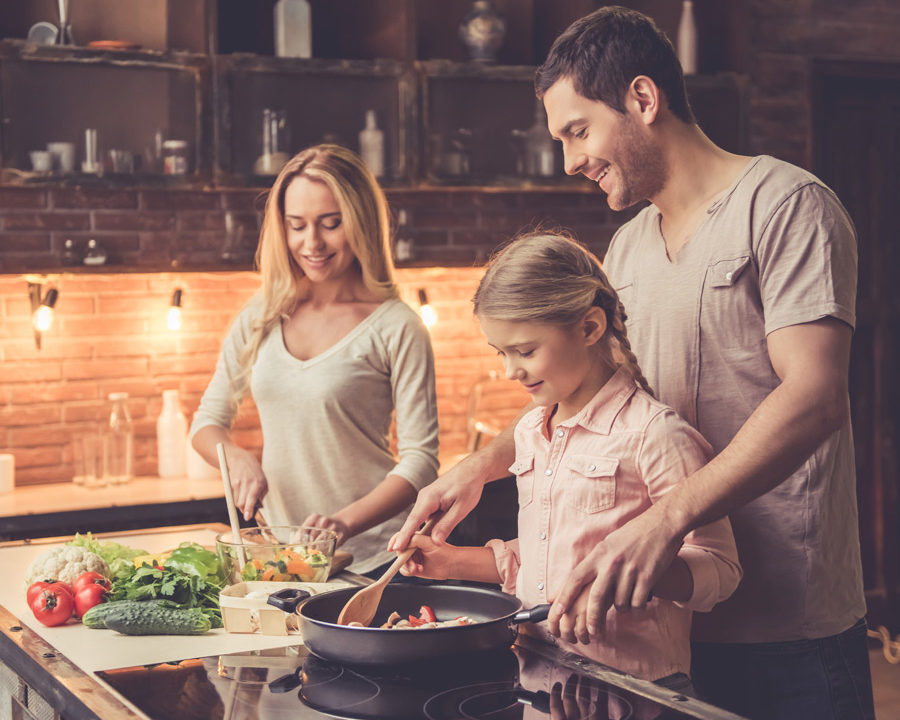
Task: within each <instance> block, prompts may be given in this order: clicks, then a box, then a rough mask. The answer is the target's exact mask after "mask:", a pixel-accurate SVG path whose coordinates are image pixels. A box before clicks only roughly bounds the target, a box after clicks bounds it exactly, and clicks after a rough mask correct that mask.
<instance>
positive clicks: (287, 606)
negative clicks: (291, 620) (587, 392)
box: [266, 588, 310, 613]
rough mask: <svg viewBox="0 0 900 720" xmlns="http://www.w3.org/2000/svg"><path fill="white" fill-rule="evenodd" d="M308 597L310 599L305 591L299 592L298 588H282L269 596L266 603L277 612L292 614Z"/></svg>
mask: <svg viewBox="0 0 900 720" xmlns="http://www.w3.org/2000/svg"><path fill="white" fill-rule="evenodd" d="M308 597H310V594H309V592H308V591H306V590H300V589H299V588H284V589H283V590H278V591H277V592H273V593H272V594H271V595H269V597H268V598H267V599H266V602H267V603H268V604H269V605H274V606H275V607H277V608H278V609H279V610H284V611H285V612H289V613H292V612H294V611H295V610H296V609H297V606H298V605H299V604H300V603H301V602H302V601H304V600H306V598H308Z"/></svg>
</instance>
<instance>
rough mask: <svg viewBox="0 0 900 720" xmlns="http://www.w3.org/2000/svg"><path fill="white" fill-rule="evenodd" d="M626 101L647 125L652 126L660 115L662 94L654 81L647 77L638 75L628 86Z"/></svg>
mask: <svg viewBox="0 0 900 720" xmlns="http://www.w3.org/2000/svg"><path fill="white" fill-rule="evenodd" d="M625 101H626V105H628V106H629V107H630V108H633V109H634V111H635V112H636V113H637V115H639V116H640V118H641V119H642V120H643V121H644V123H645V124H647V125H651V124H652V123H653V122H654V121H655V120H656V117H657V115H658V114H659V110H660V107H659V106H660V103H661V102H662V94H661V93H660V91H659V87H658V86H657V84H656V83H655V82H653V80H651V79H650V78H649V77H647V76H646V75H638V76H637V77H636V78H635V79H634V80H632V81H631V85H629V86H628V92H627V94H626V98H625Z"/></svg>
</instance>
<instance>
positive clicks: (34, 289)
mask: <svg viewBox="0 0 900 720" xmlns="http://www.w3.org/2000/svg"><path fill="white" fill-rule="evenodd" d="M42 287H43V286H42V284H41V283H39V282H29V283H28V299H29V300H30V302H31V326H32V328H34V345H35V347H36V348H37V349H38V350H40V349H41V336H42V335H43V333H45V332H47V331H48V330H49V329H50V327H51V325H53V308H54V307H55V306H56V301H57V300H58V299H59V290H57V289H56V288H55V287H51V288H48V290H47V292H46V293H45V294H44V296H43V299H42V298H41V288H42Z"/></svg>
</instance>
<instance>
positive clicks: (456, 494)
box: [388, 461, 484, 551]
mask: <svg viewBox="0 0 900 720" xmlns="http://www.w3.org/2000/svg"><path fill="white" fill-rule="evenodd" d="M483 487H484V485H483V484H482V483H481V482H479V481H478V480H476V479H473V478H472V476H471V475H470V474H469V473H468V472H467V471H466V463H465V461H463V462H462V463H460V464H459V465H454V466H453V467H452V468H450V470H449V471H447V472H446V473H444V474H443V475H441V476H440V477H439V478H438V479H437V480H435V481H434V482H433V483H431V485H428V486H426V487H424V488H422V489H421V490H419V494H418V495H417V496H416V504H415V505H413V509H412V510H410V512H409V516H408V517H407V518H406V522H405V523H403V527H402V528H400V530H399V531H398V532H397V533H396V534H395V535H394V537H392V538H391V541H390V542H389V543H388V550H391V551H400V550H404V549H406V546H407V545H409V541H410V538H411V537H412V536H413V533H414V532H416V530H418V529H419V527H420V526H421V525H422V523H424V522H425V521H426V520H427V519H428V518H429V517H431V516H432V515H434V514H435V513H443V515H442V517H441V518H440V520H438V521H437V522H436V523H435V525H434V527H433V528H432V529H431V537H432V538H433V539H434V541H435V542H436V543H438V544H441V543H445V542H446V541H447V537H448V536H449V535H450V532H451V531H452V530H453V528H455V527H456V526H457V525H458V524H459V522H460V520H462V519H463V518H464V517H465V516H466V515H468V514H469V513H470V512H472V509H473V508H474V507H475V506H476V505H477V504H478V501H479V500H480V499H481V491H482V489H483Z"/></svg>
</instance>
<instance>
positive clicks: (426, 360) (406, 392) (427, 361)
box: [386, 304, 438, 490]
mask: <svg viewBox="0 0 900 720" xmlns="http://www.w3.org/2000/svg"><path fill="white" fill-rule="evenodd" d="M398 308H399V310H398V312H397V313H396V314H394V313H392V314H391V318H392V319H391V321H390V322H391V324H390V327H389V329H388V330H387V331H386V335H387V347H388V351H389V355H390V368H391V371H390V372H391V388H392V392H393V399H394V410H395V412H396V418H397V453H398V454H399V456H400V458H399V462H398V463H397V464H396V465H395V466H394V468H393V470H391V473H390V474H392V475H399V476H400V477H403V478H405V479H406V480H407V481H408V482H409V484H410V485H412V486H413V487H414V488H415V489H416V490H421V489H422V488H423V487H425V486H426V485H428V484H429V483H430V482H432V481H433V480H434V479H435V478H436V477H437V469H438V413H437V394H436V391H435V382H434V353H433V351H432V348H431V336H430V335H429V334H428V330H426V329H425V326H424V325H423V324H422V321H421V320H420V319H419V316H418V315H416V314H415V312H413V311H412V310H411V309H410V308H409V307H408V306H407V305H405V304H403V305H399V306H398Z"/></svg>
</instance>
